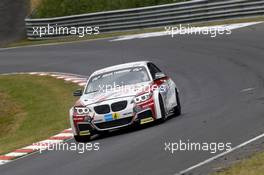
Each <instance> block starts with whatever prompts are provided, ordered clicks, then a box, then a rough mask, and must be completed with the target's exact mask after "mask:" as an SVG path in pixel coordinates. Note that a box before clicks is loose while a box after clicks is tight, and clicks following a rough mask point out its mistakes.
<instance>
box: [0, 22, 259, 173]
mask: <svg viewBox="0 0 264 175" xmlns="http://www.w3.org/2000/svg"><path fill="white" fill-rule="evenodd" d="M263 31H264V24H259V25H255V26H251V27H247V28H241V29H238V30H235V31H233V33H232V35H228V36H221V37H217V38H210V37H209V36H191V35H185V36H177V37H175V38H170V37H169V36H163V37H153V38H146V39H135V40H127V41H120V42H109V40H108V39H106V40H98V41H92V42H81V43H74V44H65V45H56V46H42V47H33V48H20V49H11V50H3V51H0V72H1V73H6V72H14V71H16V72H21V71H23V72H24V71H57V72H68V73H77V74H85V75H89V74H90V73H91V72H93V71H94V70H96V69H98V68H102V67H105V66H109V65H114V64H118V63H124V62H129V61H136V60H151V61H153V62H155V63H156V64H157V65H159V67H160V68H161V69H162V70H164V71H165V72H166V73H167V74H168V75H170V76H171V77H172V78H173V79H174V80H175V81H176V82H177V84H178V86H179V88H180V91H181V98H182V106H183V115H182V116H180V117H177V118H172V119H171V120H169V121H167V122H166V123H164V124H161V125H156V126H153V127H148V128H146V129H141V130H136V131H132V132H121V133H117V134H113V135H110V136H108V137H105V138H102V139H99V140H95V141H94V142H100V151H99V152H95V151H94V152H86V153H84V154H78V153H76V152H70V151H69V152H65V151H59V152H45V153H43V154H41V155H40V154H34V155H32V156H29V157H26V158H23V159H20V160H17V161H14V162H11V163H8V164H5V165H2V166H0V174H1V175H36V174H37V175H47V174H49V175H55V174H56V175H57V174H63V175H70V174H75V175H87V174H93V175H97V174H98V175H103V174H113V175H119V174H120V175H121V174H126V175H130V174H131V175H145V174H151V175H161V174H162V175H171V174H175V173H177V172H179V171H181V170H183V169H185V168H188V167H190V166H192V165H194V164H196V163H198V162H201V161H203V160H205V159H207V158H210V157H212V156H213V155H212V154H210V153H209V152H194V151H191V152H184V151H183V152H176V153H175V154H173V155H172V154H170V153H169V152H165V151H164V142H178V141H179V139H182V140H185V141H186V140H188V139H189V140H191V141H193V142H201V141H203V142H205V141H206V142H232V146H236V145H239V144H240V143H242V142H244V141H247V140H249V139H251V138H253V137H255V136H257V135H259V134H261V133H264V127H263V126H264V110H263V107H264V89H263V87H264V68H263V65H264V44H263V43H264V37H263V36H264V34H263ZM14 83H15V82H14ZM248 88H252V89H248ZM245 89H246V90H245ZM35 127H37V126H35ZM32 134H33V133H32ZM194 174H195V172H194Z"/></svg>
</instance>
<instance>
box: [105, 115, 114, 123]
mask: <svg viewBox="0 0 264 175" xmlns="http://www.w3.org/2000/svg"><path fill="white" fill-rule="evenodd" d="M104 119H105V121H106V122H109V121H112V120H113V116H112V114H106V115H104Z"/></svg>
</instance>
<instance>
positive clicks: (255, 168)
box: [213, 152, 264, 175]
mask: <svg viewBox="0 0 264 175" xmlns="http://www.w3.org/2000/svg"><path fill="white" fill-rule="evenodd" d="M263 173H264V152H262V153H258V154H255V155H254V156H252V157H251V158H249V159H245V160H242V161H241V162H239V163H237V164H235V165H233V166H231V167H230V168H227V169H224V170H223V171H221V172H218V173H214V174H213V175H263Z"/></svg>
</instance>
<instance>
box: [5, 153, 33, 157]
mask: <svg viewBox="0 0 264 175" xmlns="http://www.w3.org/2000/svg"><path fill="white" fill-rule="evenodd" d="M26 154H28V153H19V152H11V153H8V154H6V155H5V156H13V157H20V156H24V155H26Z"/></svg>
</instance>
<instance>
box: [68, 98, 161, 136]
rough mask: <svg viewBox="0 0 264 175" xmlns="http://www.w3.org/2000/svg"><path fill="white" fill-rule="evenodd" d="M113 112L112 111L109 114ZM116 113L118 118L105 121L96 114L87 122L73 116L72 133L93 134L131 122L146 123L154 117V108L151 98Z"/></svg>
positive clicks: (125, 125) (127, 124)
mask: <svg viewBox="0 0 264 175" xmlns="http://www.w3.org/2000/svg"><path fill="white" fill-rule="evenodd" d="M115 114H116V113H112V114H111V115H112V116H113V115H115ZM118 114H119V118H117V119H112V120H111V121H106V120H104V119H103V118H102V116H100V115H98V116H96V119H95V120H91V121H89V122H87V121H84V120H76V118H74V116H73V117H72V120H73V121H72V122H71V124H72V128H73V132H74V135H89V134H91V135H93V134H94V133H98V132H103V131H109V130H115V129H119V128H124V127H127V126H130V125H133V124H146V123H149V122H152V121H154V120H155V119H156V110H155V105H154V102H153V100H152V99H150V100H148V101H146V102H145V103H142V104H139V105H136V106H135V105H130V106H128V107H127V108H126V109H125V110H123V111H120V112H118ZM108 115H109V114H108Z"/></svg>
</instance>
